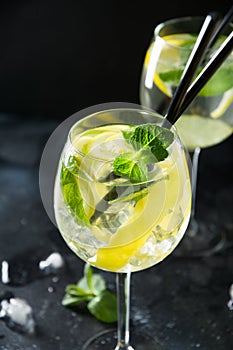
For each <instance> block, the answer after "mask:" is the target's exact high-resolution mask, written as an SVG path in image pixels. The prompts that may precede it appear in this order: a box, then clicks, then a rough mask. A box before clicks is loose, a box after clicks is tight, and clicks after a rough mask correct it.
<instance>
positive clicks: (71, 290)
mask: <svg viewBox="0 0 233 350" xmlns="http://www.w3.org/2000/svg"><path fill="white" fill-rule="evenodd" d="M65 292H66V294H65V295H64V297H63V299H62V305H63V306H65V307H71V308H74V307H77V306H78V305H79V304H84V305H85V304H86V306H87V309H88V310H89V311H90V313H91V314H92V315H93V316H95V317H96V318H97V319H99V320H101V321H102V322H107V323H109V322H115V321H116V320H117V303H116V296H115V295H114V294H112V293H111V292H110V291H108V290H107V288H106V283H105V280H104V278H103V277H102V276H101V275H100V274H96V273H93V271H92V268H91V266H90V265H89V264H85V266H84V276H83V277H82V278H81V279H80V280H79V281H78V283H77V284H69V285H67V286H66V289H65Z"/></svg>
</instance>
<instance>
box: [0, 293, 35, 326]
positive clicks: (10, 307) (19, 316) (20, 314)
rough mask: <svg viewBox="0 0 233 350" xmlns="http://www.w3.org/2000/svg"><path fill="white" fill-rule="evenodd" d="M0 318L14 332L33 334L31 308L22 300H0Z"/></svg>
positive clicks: (33, 324)
mask: <svg viewBox="0 0 233 350" xmlns="http://www.w3.org/2000/svg"><path fill="white" fill-rule="evenodd" d="M0 318H2V319H4V320H5V322H6V324H7V325H8V327H9V328H12V329H14V330H16V331H20V332H23V333H34V331H35V321H34V318H33V313H32V308H31V306H30V305H29V304H28V303H27V301H26V300H24V299H21V298H10V299H9V300H2V301H1V311H0Z"/></svg>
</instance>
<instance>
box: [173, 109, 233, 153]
mask: <svg viewBox="0 0 233 350" xmlns="http://www.w3.org/2000/svg"><path fill="white" fill-rule="evenodd" d="M176 127H177V131H178V134H179V136H180V138H181V139H182V140H183V142H184V144H185V145H186V147H187V148H188V150H189V151H193V150H194V149H195V148H196V147H200V148H205V147H210V146H212V145H215V144H218V143H220V142H222V141H223V140H224V139H226V138H227V137H229V136H230V135H231V134H232V126H231V125H229V124H227V123H225V122H224V121H223V120H220V119H212V118H207V117H201V116H199V115H182V116H181V117H180V118H179V119H178V121H177V122H176Z"/></svg>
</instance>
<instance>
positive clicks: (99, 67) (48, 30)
mask: <svg viewBox="0 0 233 350" xmlns="http://www.w3.org/2000/svg"><path fill="white" fill-rule="evenodd" d="M231 5H232V1H231V0H202V1H201V2H200V1H187V0H186V1H181V0H178V1H168V0H167V1H161V2H158V1H155V0H153V1H151V0H144V1H123V0H118V1H115V0H112V1H106V0H102V1H84V0H83V1H81V0H21V1H20V0H8V1H7V0H1V2H0V113H1V112H2V113H5V112H6V113H16V114H19V115H23V116H24V117H25V116H28V117H30V118H32V117H35V116H44V117H52V118H59V119H64V118H66V117H68V116H69V115H71V114H73V113H74V112H76V111H78V110H80V109H82V108H85V107H87V106H90V105H93V104H98V103H102V102H111V101H124V102H133V103H138V102H139V100H138V85H139V78H140V73H141V67H142V63H143V59H144V55H145V51H146V49H147V46H148V44H149V41H150V39H151V36H152V34H153V30H154V27H155V25H156V24H158V23H159V22H161V21H163V20H165V19H168V18H172V17H176V16H184V15H206V14H207V13H208V12H209V11H212V10H216V11H219V12H222V13H224V12H225V11H227V9H228V8H229V7H230V6H231Z"/></svg>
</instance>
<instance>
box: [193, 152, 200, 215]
mask: <svg viewBox="0 0 233 350" xmlns="http://www.w3.org/2000/svg"><path fill="white" fill-rule="evenodd" d="M200 152H201V148H200V147H196V148H195V150H194V152H193V157H192V163H193V166H192V209H191V220H194V219H195V214H196V197H197V176H198V164H199V155H200Z"/></svg>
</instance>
